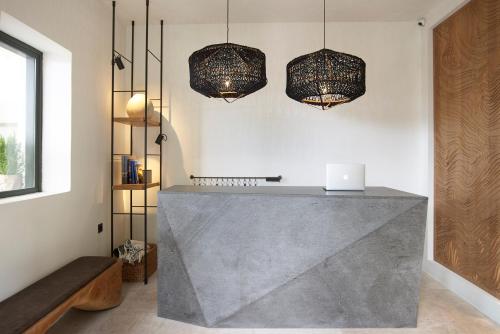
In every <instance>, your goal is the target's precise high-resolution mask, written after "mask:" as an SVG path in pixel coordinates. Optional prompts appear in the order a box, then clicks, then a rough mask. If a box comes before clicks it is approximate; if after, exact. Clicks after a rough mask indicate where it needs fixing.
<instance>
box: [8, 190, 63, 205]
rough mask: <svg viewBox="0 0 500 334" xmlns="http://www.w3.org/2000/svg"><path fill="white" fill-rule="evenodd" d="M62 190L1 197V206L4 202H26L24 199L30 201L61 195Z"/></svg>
mask: <svg viewBox="0 0 500 334" xmlns="http://www.w3.org/2000/svg"><path fill="white" fill-rule="evenodd" d="M61 193H62V192H47V191H42V192H38V193H32V194H27V195H19V196H12V197H6V198H0V206H1V205H4V204H12V203H18V202H24V201H30V200H36V199H39V198H44V197H50V196H54V195H59V194H61Z"/></svg>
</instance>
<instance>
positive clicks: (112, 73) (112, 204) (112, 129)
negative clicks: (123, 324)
mask: <svg viewBox="0 0 500 334" xmlns="http://www.w3.org/2000/svg"><path fill="white" fill-rule="evenodd" d="M115 14H116V1H113V23H112V25H113V27H112V29H111V30H112V38H111V49H112V50H111V159H110V163H111V187H110V188H111V228H110V229H111V231H110V233H111V256H113V243H114V230H113V222H114V215H113V207H114V196H113V195H114V194H113V180H114V168H113V167H114V166H113V162H114V160H113V156H114V153H115V152H114V146H115V122H114V119H115V93H114V92H115Z"/></svg>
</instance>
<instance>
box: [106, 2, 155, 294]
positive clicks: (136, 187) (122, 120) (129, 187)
mask: <svg viewBox="0 0 500 334" xmlns="http://www.w3.org/2000/svg"><path fill="white" fill-rule="evenodd" d="M145 1H146V13H145V15H146V26H145V30H146V36H145V59H144V76H145V79H144V89H143V90H139V89H134V53H135V52H134V51H135V50H134V48H135V45H134V44H135V23H134V21H132V28H131V32H132V36H131V56H130V58H127V57H125V56H124V55H123V53H120V52H119V51H118V50H116V47H115V25H116V1H113V2H112V4H113V28H112V35H113V36H112V58H111V59H112V62H111V66H112V69H111V76H112V83H111V90H112V94H111V256H113V250H114V248H115V247H114V220H115V219H114V218H115V215H128V216H129V224H130V227H129V228H130V239H132V237H133V217H134V216H143V219H144V250H145V252H146V250H147V244H148V209H149V208H154V207H156V206H151V205H148V191H147V190H148V189H149V188H153V187H159V188H161V185H162V158H163V149H162V148H163V141H161V142H160V144H159V145H160V153H159V154H155V153H151V154H149V153H148V128H159V133H160V134H162V133H163V131H162V130H163V126H162V125H163V20H160V55H159V56H157V55H155V54H154V53H153V52H152V51H151V50H150V49H149V0H145ZM117 56H119V57H120V59H121V60H125V61H126V62H127V63H128V64H129V65H130V89H129V90H117V89H115V64H116V61H115V59H116V58H115V57H117ZM150 56H151V57H152V58H153V60H155V61H157V62H158V63H159V65H160V87H159V88H160V96H159V98H149V99H148V67H149V57H150ZM124 93H130V96H131V97H132V96H133V95H134V94H135V93H144V95H145V106H144V117H143V119H140V120H137V119H130V118H127V117H115V95H116V94H124ZM151 100H154V101H159V103H160V104H159V106H157V108H158V109H159V113H160V121H159V122H154V121H150V120H148V115H147V111H148V101H151ZM117 123H118V124H122V125H125V126H130V152H129V153H115V149H114V144H115V138H114V136H115V125H116V124H117ZM136 127H141V128H142V127H144V170H147V169H148V158H149V157H153V156H154V157H159V159H160V171H159V175H160V177H159V178H160V180H159V182H153V183H146V182H144V184H119V185H115V184H114V175H115V171H114V158H115V157H116V156H122V155H131V156H133V155H134V154H133V153H134V152H133V147H134V146H133V145H134V141H133V137H134V136H133V135H134V128H136ZM115 191H128V192H129V196H130V205H129V212H115V208H114V192H115ZM134 191H143V195H144V205H134V204H133V194H134ZM134 208H143V211H142V212H139V213H137V212H133V209H134ZM143 259H144V260H143V264H144V284H147V283H148V275H147V267H148V261H147V256H146V254H145V256H144V258H143Z"/></svg>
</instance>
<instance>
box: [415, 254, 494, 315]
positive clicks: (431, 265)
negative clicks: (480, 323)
mask: <svg viewBox="0 0 500 334" xmlns="http://www.w3.org/2000/svg"><path fill="white" fill-rule="evenodd" d="M423 269H424V272H426V273H427V274H429V275H430V276H431V277H432V278H434V279H435V280H436V281H438V282H439V283H441V284H442V285H444V287H445V288H447V289H448V290H450V291H452V292H453V293H455V294H456V295H458V296H459V297H460V298H462V299H463V300H465V301H466V302H467V303H469V304H471V305H472V306H474V307H475V308H476V309H477V310H478V311H479V312H481V313H483V314H484V315H486V316H487V317H488V318H490V319H491V320H493V321H495V322H496V323H497V324H499V325H500V300H499V299H497V298H495V297H493V296H492V295H490V294H489V293H487V292H486V291H484V290H482V289H480V288H478V287H477V286H475V285H474V284H472V283H471V282H469V281H467V280H466V279H464V278H462V277H460V276H459V275H457V274H455V273H454V272H452V271H451V270H449V269H447V268H446V267H444V266H442V265H441V264H439V263H437V262H435V261H431V260H424V262H423Z"/></svg>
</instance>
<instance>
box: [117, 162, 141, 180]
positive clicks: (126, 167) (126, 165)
mask: <svg viewBox="0 0 500 334" xmlns="http://www.w3.org/2000/svg"><path fill="white" fill-rule="evenodd" d="M141 166H142V164H141V163H140V162H139V161H137V160H134V159H132V158H131V157H129V156H122V161H121V180H122V184H140V183H142V181H143V180H142V173H141V172H142V170H140V169H141Z"/></svg>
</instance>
